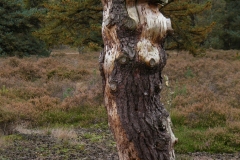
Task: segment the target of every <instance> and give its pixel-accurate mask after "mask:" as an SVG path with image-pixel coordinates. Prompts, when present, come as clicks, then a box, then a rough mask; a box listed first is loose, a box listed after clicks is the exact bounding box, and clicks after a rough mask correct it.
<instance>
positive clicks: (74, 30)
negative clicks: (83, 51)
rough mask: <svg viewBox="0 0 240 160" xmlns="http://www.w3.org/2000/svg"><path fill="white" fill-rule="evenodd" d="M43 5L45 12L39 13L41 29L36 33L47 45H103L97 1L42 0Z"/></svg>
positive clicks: (99, 7)
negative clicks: (47, 0) (44, 0)
mask: <svg viewBox="0 0 240 160" xmlns="http://www.w3.org/2000/svg"><path fill="white" fill-rule="evenodd" d="M44 7H46V9H47V13H46V14H42V15H41V18H40V19H41V22H42V28H41V29H40V30H38V31H37V32H35V35H36V36H38V37H39V38H41V39H42V40H44V41H46V42H47V43H48V45H49V46H53V45H56V44H66V45H71V46H76V47H79V46H85V45H91V44H90V43H94V44H97V45H100V44H102V40H101V23H102V22H101V21H102V12H101V11H102V6H101V2H100V1H96V0H84V1H75V0H69V1H60V2H59V1H54V2H48V3H45V4H44Z"/></svg>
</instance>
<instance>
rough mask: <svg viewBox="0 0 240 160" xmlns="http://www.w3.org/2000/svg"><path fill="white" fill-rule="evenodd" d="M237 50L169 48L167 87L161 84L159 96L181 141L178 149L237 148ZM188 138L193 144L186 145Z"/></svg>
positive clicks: (239, 83)
mask: <svg viewBox="0 0 240 160" xmlns="http://www.w3.org/2000/svg"><path fill="white" fill-rule="evenodd" d="M238 52H239V51H236V50H231V51H220V50H211V51H210V50H209V51H207V54H206V56H205V57H192V56H190V55H188V54H187V53H185V52H179V53H178V54H176V52H169V56H170V57H169V59H168V63H167V65H166V68H165V69H164V73H163V74H164V75H167V76H168V79H169V81H168V83H169V87H167V86H166V87H165V88H164V90H163V92H162V100H163V101H164V103H165V106H166V107H167V108H168V110H170V112H171V116H172V121H173V124H174V126H175V127H174V128H175V130H176V134H177V136H178V137H179V138H180V141H181V139H182V141H184V142H185V144H184V143H180V144H179V145H177V151H178V152H186V151H189V150H191V151H195V152H196V151H212V152H233V151H239V150H240V143H239V136H240V132H239V131H240V81H239V79H240V70H239V67H240V58H239V56H238V54H237V53H238ZM165 79H166V78H165ZM183 139H184V140H183ZM192 141H195V144H196V146H191V145H190V144H191V143H192ZM186 143H189V146H188V147H189V148H188V149H186V148H187V147H186ZM233 148H234V149H233Z"/></svg>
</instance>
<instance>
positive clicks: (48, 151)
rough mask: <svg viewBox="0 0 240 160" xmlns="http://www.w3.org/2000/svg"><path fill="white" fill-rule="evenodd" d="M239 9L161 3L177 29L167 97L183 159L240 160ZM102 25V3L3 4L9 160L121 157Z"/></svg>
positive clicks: (0, 112)
mask: <svg viewBox="0 0 240 160" xmlns="http://www.w3.org/2000/svg"><path fill="white" fill-rule="evenodd" d="M239 8H240V1H238V0H208V1H207V0H174V1H171V3H169V4H159V9H160V10H161V12H162V13H163V14H164V15H165V16H166V17H168V18H171V20H172V25H173V29H174V34H173V35H171V36H169V37H168V38H167V40H166V43H165V48H166V50H167V54H168V55H169V56H168V62H167V65H166V67H165V68H164V70H163V78H164V87H163V90H162V93H161V95H162V98H161V99H162V102H163V103H164V104H165V107H166V108H167V109H168V111H169V112H170V114H171V117H172V121H173V129H174V133H175V135H176V136H177V137H178V138H179V143H178V144H177V145H176V148H175V149H176V153H177V155H178V156H179V154H180V153H184V154H186V153H189V152H201V153H203V152H210V153H237V154H236V156H235V155H231V156H230V158H229V157H228V158H226V159H231V158H232V157H237V158H236V159H239V158H240V154H239V151H240V139H239V137H240V98H239V97H240V82H239V79H240V77H239V76H240V74H239V66H240V54H239V49H240V45H239V42H240V10H239ZM101 23H102V6H101V2H100V0H99V1H97V0H58V1H57V0H1V1H0V55H1V57H0V146H1V147H0V159H11V158H13V157H14V158H17V159H24V156H25V159H37V158H42V159H48V158H50V159H51V158H53V157H55V158H59V159H61V158H63V159H64V158H65V159H74V158H82V159H84V158H87V159H97V158H100V159H108V156H110V155H111V156H116V155H117V153H116V148H115V142H114V140H113V138H112V137H111V134H110V132H109V130H108V127H107V113H106V110H105V108H104V106H103V100H102V96H103V95H102V90H101V88H102V86H101V85H102V84H101V77H100V74H99V72H98V69H97V68H98V56H99V53H98V52H99V51H100V50H101V49H102V46H103V42H102V38H101ZM62 46H68V49H67V50H65V49H61V47H62ZM59 48H60V49H59ZM56 49H58V50H57V52H56ZM73 50H74V52H75V53H76V51H77V52H79V53H85V54H69V53H71V52H72V51H73ZM66 53H68V54H66ZM189 53H190V54H192V55H193V56H192V55H189ZM83 128H85V129H83ZM193 142H194V143H193ZM208 156H209V155H208ZM94 157H95V158H94ZM220 157H222V155H220ZM215 158H219V157H215ZM112 159H113V158H112ZM179 159H180V158H179ZM183 159H184V158H183ZM185 159H190V158H185ZM208 159H210V158H209V157H208Z"/></svg>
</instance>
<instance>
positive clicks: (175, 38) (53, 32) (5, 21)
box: [0, 0, 240, 56]
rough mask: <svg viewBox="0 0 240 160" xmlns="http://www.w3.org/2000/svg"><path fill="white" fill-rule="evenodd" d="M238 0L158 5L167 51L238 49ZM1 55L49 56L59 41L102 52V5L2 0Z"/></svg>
mask: <svg viewBox="0 0 240 160" xmlns="http://www.w3.org/2000/svg"><path fill="white" fill-rule="evenodd" d="M239 3H240V2H239V1H237V0H180V1H179V0H173V1H170V2H169V3H168V4H167V5H164V4H159V8H160V10H161V12H162V13H163V14H164V15H165V16H166V17H167V18H171V20H172V23H173V29H174V34H173V35H172V36H169V38H168V39H167V40H166V45H165V46H166V49H176V48H177V49H185V50H188V51H190V53H192V54H194V55H197V54H199V53H202V51H201V50H199V46H200V47H201V48H202V49H206V48H214V49H225V50H226V49H239V48H240V45H239V41H240V31H239V28H240V27H239V26H240V11H239ZM0 4H1V5H0V12H1V15H0V18H1V19H0V24H1V25H0V27H1V28H0V32H1V35H0V55H19V56H21V55H28V54H37V55H46V54H48V53H47V52H48V51H49V50H50V49H51V48H53V47H54V46H57V45H69V46H71V47H77V48H78V49H79V51H81V50H83V48H84V47H88V48H91V49H93V50H98V49H100V48H101V46H102V45H103V42H102V38H101V23H102V6H101V2H100V0H99V1H96V0H95V1H94V0H60V1H59V0H11V1H6V0H3V1H1V2H0Z"/></svg>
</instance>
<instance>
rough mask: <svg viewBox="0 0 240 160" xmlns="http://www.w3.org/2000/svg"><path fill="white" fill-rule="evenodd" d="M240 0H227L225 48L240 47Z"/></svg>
mask: <svg viewBox="0 0 240 160" xmlns="http://www.w3.org/2000/svg"><path fill="white" fill-rule="evenodd" d="M239 8H240V1H239V0H226V9H225V13H226V18H225V21H224V22H225V23H224V26H223V28H224V31H225V32H224V34H223V40H224V49H240V45H239V43H240V9H239Z"/></svg>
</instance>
